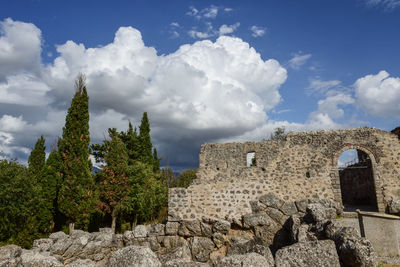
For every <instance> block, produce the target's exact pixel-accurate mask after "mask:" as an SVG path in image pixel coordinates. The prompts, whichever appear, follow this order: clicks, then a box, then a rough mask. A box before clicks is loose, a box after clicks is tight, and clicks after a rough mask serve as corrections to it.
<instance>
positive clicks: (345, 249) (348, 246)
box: [338, 238, 378, 267]
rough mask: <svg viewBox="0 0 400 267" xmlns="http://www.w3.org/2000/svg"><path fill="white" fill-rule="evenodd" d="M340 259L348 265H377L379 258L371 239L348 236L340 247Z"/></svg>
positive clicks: (368, 266) (350, 266) (354, 266)
mask: <svg viewBox="0 0 400 267" xmlns="http://www.w3.org/2000/svg"><path fill="white" fill-rule="evenodd" d="M338 252H339V257H340V261H341V262H342V264H343V266H346V267H356V266H362V267H375V266H378V258H377V256H376V253H375V251H374V249H373V247H372V244H371V242H370V241H369V240H367V239H365V238H358V239H351V238H347V239H345V241H344V242H343V243H342V244H340V246H339V247H338Z"/></svg>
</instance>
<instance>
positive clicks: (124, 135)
mask: <svg viewBox="0 0 400 267" xmlns="http://www.w3.org/2000/svg"><path fill="white" fill-rule="evenodd" d="M120 138H121V140H122V141H123V142H124V144H125V146H126V149H127V151H128V156H129V162H128V163H129V165H132V164H133V163H134V162H135V161H136V160H138V159H139V153H140V148H139V147H140V141H139V137H138V134H137V130H136V127H135V129H133V126H132V123H131V122H129V127H128V131H127V132H121V133H120Z"/></svg>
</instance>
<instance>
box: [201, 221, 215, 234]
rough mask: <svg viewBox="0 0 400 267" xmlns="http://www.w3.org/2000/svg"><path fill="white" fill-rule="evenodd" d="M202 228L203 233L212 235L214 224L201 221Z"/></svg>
mask: <svg viewBox="0 0 400 267" xmlns="http://www.w3.org/2000/svg"><path fill="white" fill-rule="evenodd" d="M200 228H201V233H202V235H203V236H205V237H211V236H212V234H213V232H212V226H211V225H209V224H208V223H204V222H201V223H200Z"/></svg>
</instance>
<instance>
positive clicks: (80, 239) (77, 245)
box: [63, 231, 91, 259]
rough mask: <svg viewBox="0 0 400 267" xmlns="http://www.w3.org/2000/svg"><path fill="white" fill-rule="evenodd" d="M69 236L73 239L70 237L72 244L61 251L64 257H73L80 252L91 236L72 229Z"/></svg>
mask: <svg viewBox="0 0 400 267" xmlns="http://www.w3.org/2000/svg"><path fill="white" fill-rule="evenodd" d="M71 238H74V239H72V244H71V245H70V246H69V247H68V248H67V250H65V252H64V253H63V258H64V259H69V258H74V257H77V256H78V255H79V254H81V253H82V251H83V249H84V247H85V246H86V245H87V244H88V243H89V240H90V239H91V236H90V234H89V233H87V232H83V231H79V232H78V231H74V232H73V235H72V236H71Z"/></svg>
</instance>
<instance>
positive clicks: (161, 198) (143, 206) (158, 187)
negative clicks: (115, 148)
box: [122, 162, 168, 223]
mask: <svg viewBox="0 0 400 267" xmlns="http://www.w3.org/2000/svg"><path fill="white" fill-rule="evenodd" d="M127 175H128V179H129V184H130V191H129V193H128V196H127V198H126V199H125V201H124V202H123V205H122V210H123V213H124V217H125V219H127V220H129V221H131V222H135V223H136V222H139V223H141V222H146V221H151V220H153V219H155V218H156V217H157V215H158V212H159V211H160V210H161V209H162V207H165V206H166V204H167V198H168V196H167V193H168V189H167V187H166V186H165V184H163V183H162V182H161V180H160V179H159V177H156V176H155V174H154V173H153V166H152V165H148V164H145V163H142V162H136V163H135V164H133V165H131V166H129V167H128V169H127Z"/></svg>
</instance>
